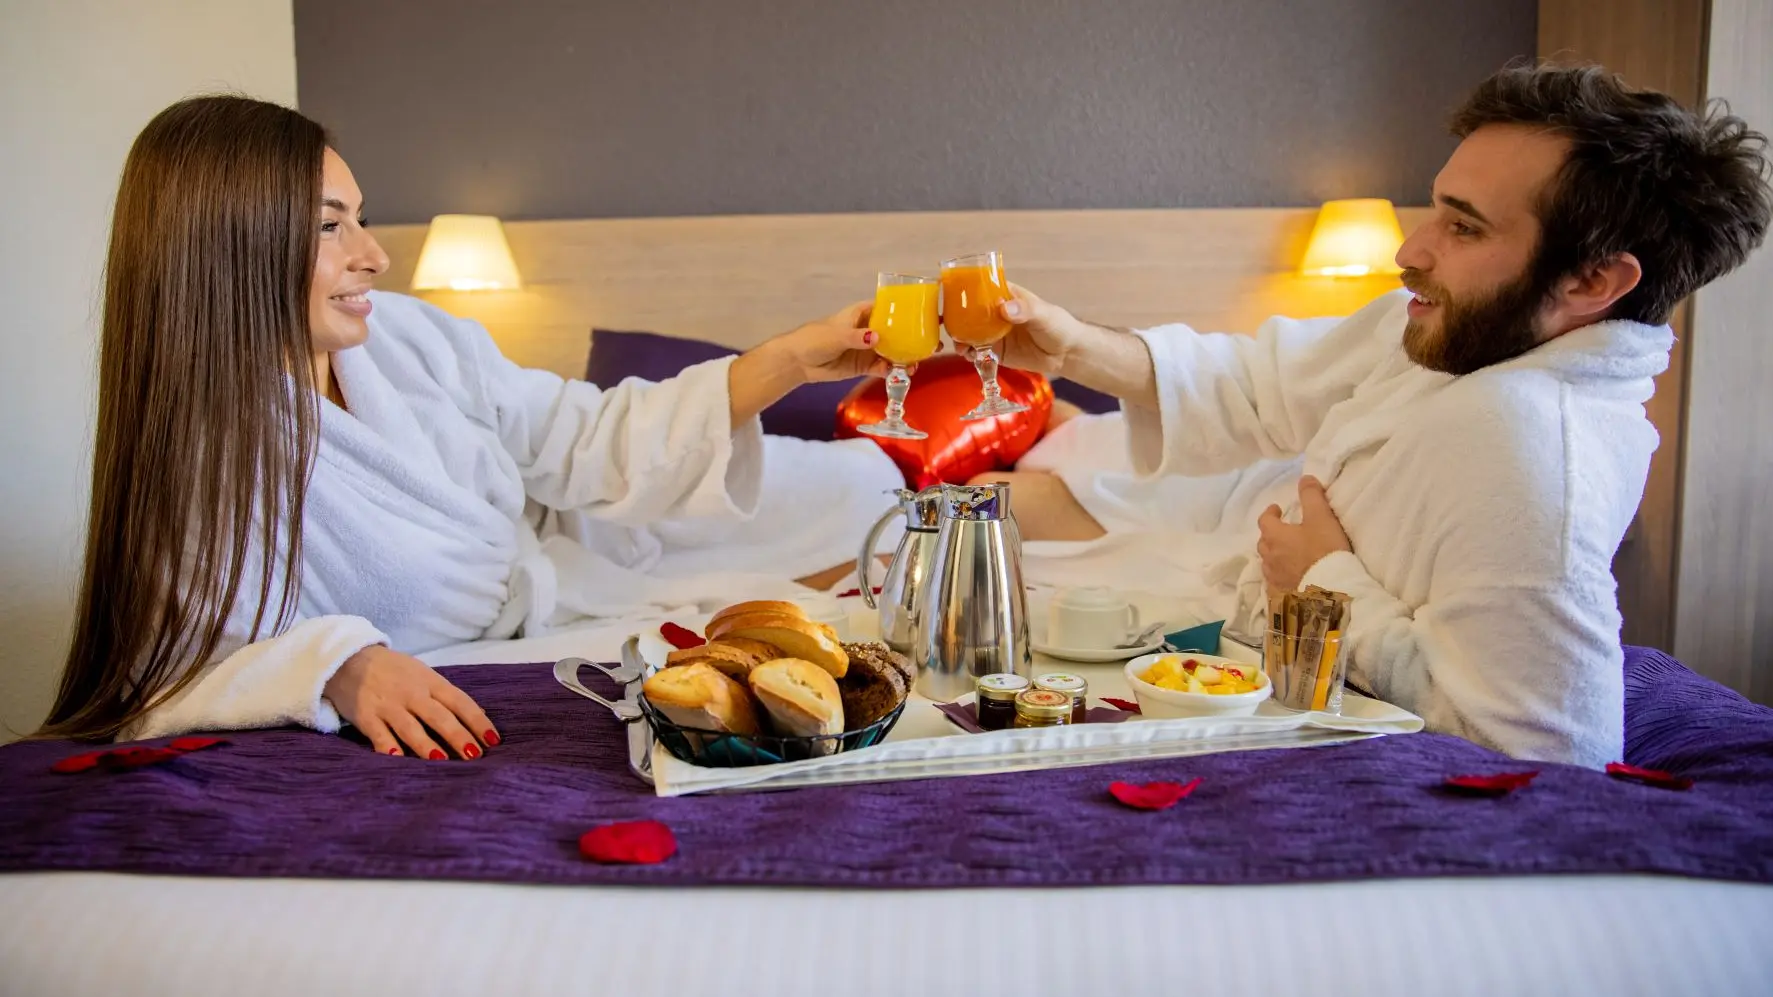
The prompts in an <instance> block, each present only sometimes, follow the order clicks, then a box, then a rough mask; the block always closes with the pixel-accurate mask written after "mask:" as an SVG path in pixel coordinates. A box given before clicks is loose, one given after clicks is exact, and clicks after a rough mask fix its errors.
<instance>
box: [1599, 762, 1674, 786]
mask: <svg viewBox="0 0 1773 997" xmlns="http://www.w3.org/2000/svg"><path fill="white" fill-rule="evenodd" d="M1607 774H1608V775H1610V776H1612V777H1613V778H1615V779H1623V780H1625V781H1627V782H1640V783H1643V784H1644V785H1646V786H1655V787H1656V788H1658V789H1675V790H1681V789H1691V788H1692V786H1693V780H1691V779H1689V778H1687V777H1686V776H1684V775H1675V774H1674V773H1673V772H1664V771H1662V770H1661V769H1646V768H1639V767H1638V766H1636V765H1627V764H1625V763H1624V762H1608V763H1607Z"/></svg>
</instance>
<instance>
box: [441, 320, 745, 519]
mask: <svg viewBox="0 0 1773 997" xmlns="http://www.w3.org/2000/svg"><path fill="white" fill-rule="evenodd" d="M452 321H453V322H455V323H458V327H457V328H456V330H455V331H454V334H455V335H456V336H457V337H458V338H459V339H464V340H466V343H465V350H466V351H467V352H468V354H469V355H470V356H472V357H473V358H474V363H475V366H476V373H477V374H478V377H479V383H480V385H481V389H482V390H481V395H482V401H483V404H484V405H485V406H486V409H487V412H488V414H489V418H490V420H491V424H492V425H493V426H494V428H495V430H496V431H497V433H498V435H499V439H500V440H501V441H502V442H503V444H504V448H505V450H506V452H508V453H509V454H510V455H511V457H512V459H513V460H515V461H516V463H517V467H518V471H519V473H520V474H521V475H522V477H523V483H524V490H525V491H526V492H527V493H528V495H529V497H530V498H532V499H534V500H536V501H537V502H540V503H541V504H542V505H544V506H547V507H548V508H551V509H560V510H576V511H579V512H583V513H586V514H588V515H592V516H596V517H598V518H600V519H607V520H611V521H614V522H618V523H621V524H623V525H627V526H644V525H646V524H648V523H651V522H655V521H658V520H661V519H706V518H716V519H733V520H744V519H747V518H749V517H750V516H751V515H753V514H754V513H755V512H756V510H757V501H758V495H759V493H760V491H761V489H762V482H763V426H762V423H761V422H760V421H759V420H758V419H756V418H752V419H750V420H748V421H746V422H745V423H743V424H741V425H739V426H734V425H733V424H732V402H731V396H730V394H729V392H728V390H727V377H728V369H729V368H730V367H731V366H732V362H733V358H731V357H725V358H722V359H718V360H710V361H708V362H706V363H702V364H697V365H696V366H693V367H690V368H688V369H686V370H684V371H683V372H682V373H681V374H678V375H677V376H676V377H672V378H668V379H666V380H663V381H660V382H658V383H652V382H649V381H643V380H640V379H639V378H629V379H627V380H624V381H622V382H621V383H620V384H617V385H615V386H614V387H610V388H599V387H598V386H597V385H594V384H590V383H588V382H585V381H576V380H567V379H565V378H562V377H560V376H559V375H558V374H554V373H551V372H549V371H543V370H531V369H528V368H524V367H519V366H518V365H517V364H514V363H512V362H511V361H510V360H508V359H506V358H505V356H504V355H503V354H502V353H500V352H499V350H498V347H497V346H496V345H495V344H494V343H493V341H492V338H491V337H490V336H488V335H487V334H486V332H485V331H484V330H483V329H481V328H480V326H479V324H478V323H474V322H468V321H466V320H463V319H452Z"/></svg>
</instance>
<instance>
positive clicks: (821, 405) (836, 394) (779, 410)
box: [585, 329, 856, 440]
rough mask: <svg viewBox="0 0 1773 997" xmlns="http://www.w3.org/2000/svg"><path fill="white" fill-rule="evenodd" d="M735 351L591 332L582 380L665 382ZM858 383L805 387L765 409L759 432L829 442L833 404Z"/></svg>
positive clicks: (693, 342)
mask: <svg viewBox="0 0 1773 997" xmlns="http://www.w3.org/2000/svg"><path fill="white" fill-rule="evenodd" d="M738 352H739V351H738V350H735V349H731V348H729V347H725V346H718V345H716V344H714V343H704V342H700V341H698V340H694V339H678V338H676V337H675V336H661V335H659V334H658V333H656V332H622V331H619V330H615V329H593V330H591V358H590V360H589V361H587V362H586V364H585V380H587V381H590V382H591V383H592V384H595V385H597V386H598V387H602V388H608V387H613V386H615V385H616V384H618V383H620V382H621V380H622V379H623V378H626V377H638V378H641V379H643V380H647V381H663V380H664V379H666V378H668V377H675V376H676V375H677V374H679V373H680V372H682V371H683V369H684V368H685V367H693V366H695V365H696V364H699V363H703V362H705V361H708V360H717V359H719V358H721V357H730V356H733V355H735V354H737V353H738ZM855 383H856V379H851V380H848V381H829V382H826V383H824V384H803V385H801V386H800V387H798V388H795V389H794V390H793V391H790V392H789V393H788V394H787V396H786V397H784V398H783V399H782V400H781V401H779V402H777V403H776V404H774V405H771V406H770V407H769V408H767V409H764V410H763V431H764V432H766V433H769V434H771V435H772V436H793V437H797V438H799V439H803V440H830V439H834V438H836V434H837V406H838V403H839V402H841V401H843V396H844V395H846V394H849V390H850V387H851V386H852V385H854V384H855Z"/></svg>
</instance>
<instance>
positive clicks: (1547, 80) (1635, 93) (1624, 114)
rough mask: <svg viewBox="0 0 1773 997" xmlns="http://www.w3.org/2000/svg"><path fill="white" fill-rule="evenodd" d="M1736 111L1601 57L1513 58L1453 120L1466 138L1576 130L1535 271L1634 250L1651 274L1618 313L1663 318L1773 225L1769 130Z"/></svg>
mask: <svg viewBox="0 0 1773 997" xmlns="http://www.w3.org/2000/svg"><path fill="white" fill-rule="evenodd" d="M1728 112H1729V108H1728V107H1725V106H1724V105H1723V103H1722V102H1721V101H1714V102H1713V103H1712V106H1711V107H1710V108H1709V109H1708V111H1707V113H1706V114H1704V115H1703V116H1701V115H1698V114H1695V113H1693V112H1692V111H1689V110H1688V109H1686V108H1684V107H1682V106H1681V105H1680V104H1679V103H1677V102H1676V101H1675V100H1674V98H1672V97H1669V96H1667V95H1666V94H1660V93H1656V92H1655V91H1652V90H1634V89H1632V88H1631V87H1628V86H1626V85H1625V83H1624V82H1623V81H1622V80H1620V78H1619V77H1618V76H1615V75H1613V74H1612V73H1609V72H1607V71H1605V70H1603V69H1601V68H1600V67H1598V66H1583V67H1576V68H1572V67H1563V66H1549V65H1534V66H1525V65H1514V66H1509V67H1508V68H1505V69H1503V70H1502V71H1501V72H1498V73H1497V74H1496V75H1494V76H1492V77H1490V78H1489V79H1487V80H1485V81H1484V82H1483V84H1482V85H1481V86H1479V87H1478V88H1477V92H1476V93H1473V94H1472V95H1471V97H1470V98H1469V99H1467V100H1466V102H1465V104H1464V106H1462V107H1461V108H1459V110H1458V111H1456V112H1455V113H1454V114H1453V119H1452V122H1451V128H1452V131H1453V134H1454V135H1456V136H1458V137H1459V138H1464V137H1466V136H1467V135H1470V134H1471V133H1472V132H1475V131H1477V130H1478V129H1480V128H1483V127H1486V126H1489V125H1525V126H1528V127H1536V128H1544V129H1548V130H1550V131H1553V132H1555V133H1557V134H1558V135H1561V136H1563V137H1564V138H1566V139H1568V140H1569V142H1570V152H1569V158H1568V159H1566V160H1565V162H1564V165H1563V168H1562V169H1561V170H1560V171H1559V172H1558V175H1557V176H1556V177H1555V178H1554V179H1553V181H1552V182H1551V183H1550V184H1549V185H1548V186H1547V189H1546V191H1545V193H1544V196H1543V199H1542V202H1541V203H1540V205H1539V208H1538V215H1539V221H1540V225H1541V228H1542V231H1541V234H1540V244H1539V254H1538V262H1537V269H1538V271H1539V273H1538V274H1537V276H1539V277H1542V278H1544V279H1545V284H1544V285H1542V286H1549V285H1550V282H1551V281H1552V280H1554V279H1556V278H1558V277H1563V276H1567V275H1569V274H1573V273H1578V272H1580V271H1582V270H1584V269H1585V268H1588V267H1591V266H1595V265H1598V264H1602V263H1605V262H1606V261H1608V260H1610V259H1613V258H1615V257H1617V256H1618V255H1619V254H1621V253H1630V254H1632V255H1633V256H1635V257H1637V259H1638V262H1639V264H1641V265H1642V267H1643V277H1642V279H1641V280H1640V281H1639V282H1638V285H1637V286H1636V287H1635V288H1633V289H1632V290H1631V292H1630V293H1628V294H1627V295H1625V297H1623V298H1621V299H1619V302H1618V303H1617V304H1616V305H1614V307H1613V310H1612V312H1611V313H1610V315H1609V317H1610V318H1621V319H1635V320H1637V321H1639V322H1649V323H1652V324H1660V323H1662V322H1666V321H1668V316H1669V313H1670V311H1672V310H1673V309H1674V306H1675V304H1676V303H1677V302H1679V301H1680V300H1681V299H1682V298H1684V297H1686V296H1687V295H1689V294H1691V293H1693V292H1694V291H1695V290H1697V289H1698V288H1700V287H1702V286H1704V285H1705V284H1708V283H1710V282H1711V281H1713V280H1715V279H1717V278H1718V277H1720V276H1722V275H1724V274H1726V273H1728V272H1730V271H1731V270H1734V269H1735V268H1736V267H1738V266H1740V265H1741V264H1742V261H1743V260H1745V259H1747V258H1748V254H1749V253H1751V252H1753V251H1754V249H1755V248H1756V247H1758V246H1759V245H1760V244H1761V241H1762V239H1763V238H1765V237H1766V234H1767V224H1768V217H1769V215H1770V214H1773V187H1770V186H1769V183H1768V162H1767V137H1766V136H1765V135H1762V134H1760V133H1759V132H1755V131H1751V130H1750V129H1749V127H1748V125H1747V124H1746V123H1744V122H1743V120H1742V119H1741V118H1738V117H1736V116H1734V115H1732V114H1730V113H1728Z"/></svg>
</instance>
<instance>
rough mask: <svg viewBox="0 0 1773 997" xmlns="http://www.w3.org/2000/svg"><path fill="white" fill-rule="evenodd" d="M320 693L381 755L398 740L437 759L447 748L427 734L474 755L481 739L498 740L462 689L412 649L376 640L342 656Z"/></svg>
mask: <svg viewBox="0 0 1773 997" xmlns="http://www.w3.org/2000/svg"><path fill="white" fill-rule="evenodd" d="M322 695H324V696H325V697H326V698H327V701H328V702H330V703H332V705H333V708H334V709H336V710H338V711H339V716H341V717H344V718H345V719H346V720H347V721H349V722H350V724H351V725H352V726H353V727H356V728H357V729H358V730H360V731H362V732H363V735H364V736H365V737H367V738H369V743H370V746H371V747H373V748H375V750H376V751H378V752H380V753H382V754H384V755H398V754H400V753H401V751H400V746H401V744H402V743H404V744H405V745H406V747H407V749H408V750H409V751H411V752H412V753H413V754H414V755H417V756H418V757H420V758H429V759H431V760H433V761H442V760H443V759H444V758H446V757H448V753H446V752H445V751H444V749H442V748H440V747H438V745H437V742H436V741H435V740H433V739H432V735H433V734H435V735H436V737H438V738H440V739H442V740H443V741H445V742H447V743H448V744H449V749H450V751H451V752H453V753H454V754H455V755H456V756H457V757H458V758H465V759H472V758H479V757H480V752H481V747H480V746H481V744H482V743H484V744H485V745H486V746H487V747H489V748H490V747H492V746H494V745H496V744H498V743H499V734H498V731H497V730H495V729H493V725H492V721H490V720H488V719H487V718H486V714H485V713H483V712H481V709H480V707H479V706H478V705H476V704H475V702H474V700H472V699H469V698H468V694H467V693H465V692H463V691H462V690H460V689H457V688H456V687H455V686H453V685H450V684H449V682H448V681H447V680H445V679H444V677H443V676H441V675H439V674H437V673H436V672H435V671H433V670H432V669H431V666H429V665H427V664H425V663H424V662H422V661H420V660H419V659H417V658H415V657H413V656H412V655H410V654H401V653H400V652H399V651H394V650H390V649H389V648H386V647H383V646H381V645H379V644H377V645H375V646H373V647H366V648H364V649H363V650H361V651H358V652H357V653H356V654H353V655H351V657H349V658H347V659H345V663H344V664H343V665H341V666H340V667H339V670H338V671H337V672H334V673H333V676H332V678H331V679H328V680H327V683H326V688H325V689H324V690H323V691H322ZM426 728H430V729H429V730H427V729H426ZM469 731H480V736H479V737H478V738H477V737H475V736H474V735H473V734H471V733H469Z"/></svg>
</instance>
